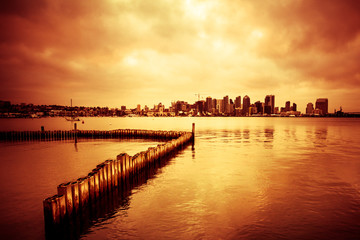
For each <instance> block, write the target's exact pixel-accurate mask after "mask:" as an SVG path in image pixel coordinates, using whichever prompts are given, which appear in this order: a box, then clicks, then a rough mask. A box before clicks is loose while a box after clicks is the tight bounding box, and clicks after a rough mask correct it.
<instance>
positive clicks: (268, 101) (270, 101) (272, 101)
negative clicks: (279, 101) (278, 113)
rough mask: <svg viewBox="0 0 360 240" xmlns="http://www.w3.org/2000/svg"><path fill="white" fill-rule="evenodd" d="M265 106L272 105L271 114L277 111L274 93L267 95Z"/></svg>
mask: <svg viewBox="0 0 360 240" xmlns="http://www.w3.org/2000/svg"><path fill="white" fill-rule="evenodd" d="M265 106H270V109H271V112H270V113H271V114H274V113H275V96H274V95H266V97H265Z"/></svg>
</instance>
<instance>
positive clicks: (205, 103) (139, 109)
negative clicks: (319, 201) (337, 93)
mask: <svg viewBox="0 0 360 240" xmlns="http://www.w3.org/2000/svg"><path fill="white" fill-rule="evenodd" d="M328 105H329V100H328V99H327V98H318V99H317V100H316V102H315V107H314V104H313V103H312V102H309V103H308V104H307V106H306V109H305V111H302V110H300V109H298V107H297V104H296V103H295V102H292V103H291V101H286V102H285V105H283V106H281V105H276V101H275V95H266V96H265V98H264V101H263V102H261V101H253V102H252V101H251V99H250V97H249V96H248V95H245V96H244V97H243V98H241V96H237V97H236V98H235V99H232V98H229V96H228V95H226V96H224V97H223V98H222V99H216V98H212V97H211V96H208V97H206V100H200V95H198V100H197V101H195V102H193V103H191V102H186V101H182V100H177V101H173V102H172V103H171V105H169V106H168V107H167V106H166V105H165V104H162V103H161V102H160V103H158V104H153V105H152V106H153V107H151V106H147V105H143V106H141V104H137V105H136V108H132V107H129V106H125V105H121V106H118V107H115V108H109V107H107V106H102V107H100V106H97V107H94V106H73V105H72V99H71V106H67V105H34V104H32V103H21V104H13V103H11V102H10V101H0V117H5V118H8V117H10V118H11V117H25V118H26V117H31V118H34V117H35V118H36V117H47V116H50V117H64V116H69V114H71V116H73V114H74V115H75V116H124V115H138V116H169V117H172V116H236V117H240V116H333V117H334V116H335V117H344V116H352V117H354V116H355V115H356V116H358V115H359V113H358V112H351V113H349V112H343V109H342V107H340V109H338V110H336V109H335V110H334V112H333V113H331V112H329V111H328Z"/></svg>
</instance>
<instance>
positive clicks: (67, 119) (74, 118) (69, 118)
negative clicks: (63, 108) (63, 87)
mask: <svg viewBox="0 0 360 240" xmlns="http://www.w3.org/2000/svg"><path fill="white" fill-rule="evenodd" d="M70 106H71V108H72V99H70ZM65 119H66V121H71V122H77V121H80V118H78V117H75V116H73V113H72V111H71V116H70V117H65Z"/></svg>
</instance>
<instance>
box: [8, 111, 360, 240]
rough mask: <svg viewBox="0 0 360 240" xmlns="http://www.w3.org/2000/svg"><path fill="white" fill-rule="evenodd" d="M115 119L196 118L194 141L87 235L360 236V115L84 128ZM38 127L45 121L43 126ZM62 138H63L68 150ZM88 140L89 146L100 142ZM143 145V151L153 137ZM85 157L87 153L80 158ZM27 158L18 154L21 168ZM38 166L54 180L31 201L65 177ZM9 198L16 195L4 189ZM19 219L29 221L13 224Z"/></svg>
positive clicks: (186, 126)
mask: <svg viewBox="0 0 360 240" xmlns="http://www.w3.org/2000/svg"><path fill="white" fill-rule="evenodd" d="M110 121H111V123H112V124H111V128H110V129H116V128H139V129H141V128H143V129H164V130H186V131H189V130H191V123H192V122H195V123H196V139H195V145H194V147H193V148H192V147H191V146H188V147H187V148H185V149H184V150H182V151H180V152H179V153H178V154H177V155H176V156H175V157H174V158H171V159H170V160H169V162H168V163H167V164H166V165H165V166H164V167H162V168H160V169H158V170H157V172H156V174H155V176H154V177H152V178H151V179H149V180H148V181H146V182H145V183H144V184H142V185H140V186H138V187H136V188H135V189H133V190H132V193H131V194H130V195H129V196H128V198H127V199H126V201H125V202H124V203H123V204H122V203H120V204H119V205H118V207H117V208H116V209H115V210H114V212H113V213H112V214H111V217H108V218H106V217H105V218H103V219H101V221H100V220H99V221H97V222H95V223H94V224H93V225H92V226H90V228H89V229H88V230H87V231H86V232H84V233H82V235H81V238H82V239H219V238H220V239H355V238H357V237H358V236H359V235H358V234H359V232H360V212H359V209H360V160H359V156H360V148H359V144H360V124H359V123H360V120H358V119H324V118H318V119H315V118H132V119H130V118H104V119H101V118H91V119H85V124H84V125H80V127H81V128H82V129H92V128H94V129H101V126H102V124H103V126H104V127H103V128H104V129H108V127H109V126H108V125H106V124H104V123H107V122H110ZM51 124H52V123H51V122H49V123H48V126H49V127H48V128H52V127H53V126H52V125H51ZM15 127H16V126H15ZM33 127H34V128H37V126H36V124H33ZM64 128H66V126H64ZM61 144H63V143H61ZM61 144H58V145H59V147H60V148H62V147H61V146H60V145H61ZM87 144H89V148H91V147H93V145H96V144H98V143H95V142H94V143H91V142H89V143H87ZM100 144H102V143H100ZM118 144H119V143H117V142H111V143H106V147H105V146H103V148H102V149H103V150H102V151H100V152H98V153H97V158H100V159H101V160H103V159H105V158H106V157H107V155H109V154H110V155H116V154H118V153H120V152H122V150H124V149H129V148H128V146H127V144H126V143H121V144H120V145H118ZM129 144H132V143H129ZM141 144H143V146H144V150H145V149H146V148H147V146H148V145H151V143H141ZM30 145H31V144H30ZM55 145H56V144H55ZM145 145H146V147H145ZM154 145H156V144H154ZM8 147H9V146H8ZM11 147H12V148H17V149H22V148H23V146H19V145H14V146H11ZM4 148H6V147H4V146H2V153H3V152H4ZM46 149H47V147H46V146H43V149H42V151H44V153H45V154H49V153H47V152H46V151H47V150H46ZM51 151H52V150H50V151H49V152H51ZM66 151H67V153H66V154H67V155H68V156H67V157H68V158H72V157H74V156H76V154H78V153H76V151H74V150H70V149H68V150H66ZM136 151H137V150H136ZM136 151H135V152H136ZM139 151H140V150H139ZM101 152H103V153H101ZM16 154H19V153H16ZM16 154H15V155H13V158H16V156H17V155H16ZM29 154H31V151H29ZM83 154H84V153H83ZM102 154H103V155H102ZM85 155H86V154H85ZM101 156H104V157H102V158H101ZM41 161H44V160H43V158H39V159H35V158H34V157H31V162H32V163H34V164H40V166H43V165H44V163H42V162H41ZM54 161H56V162H59V165H60V164H61V163H62V161H63V159H62V158H61V157H56V160H54ZM78 161H83V160H82V157H81V158H78ZM8 162H9V160H7V162H6V164H5V166H6V165H9V163H8ZM27 164H28V163H27V162H26V161H25V160H21V161H20V160H19V162H18V164H17V166H21V165H23V166H26V165H27ZM94 165H96V164H95V162H91V163H90V162H89V166H88V167H87V169H86V171H88V169H90V168H92V167H93V166H94ZM13 167H14V166H9V167H8V169H11V168H13ZM71 171H72V170H69V172H68V173H65V174H70V172H71ZM54 172H56V169H54ZM39 173H40V175H39V176H38V177H39V178H40V179H39V181H41V182H49V184H48V186H46V187H43V189H38V190H36V189H35V190H34V193H33V196H32V198H31V199H28V200H27V201H28V202H33V201H34V199H35V198H37V197H38V196H39V195H42V194H43V191H44V189H45V188H46V189H51V190H53V189H55V187H56V185H57V184H58V183H59V182H53V180H52V178H51V177H50V176H46V178H45V177H44V176H45V175H46V174H41V171H39ZM71 174H74V173H71ZM20 178H21V177H20ZM45 185H46V184H45ZM17 188H18V189H17V193H18V194H24V193H25V192H26V191H25V190H24V189H23V186H17ZM9 191H10V190H9ZM48 191H49V190H48ZM2 198H5V199H7V198H9V197H8V196H6V195H4V194H3V195H2ZM40 201H41V200H40ZM7 204H10V205H11V203H7ZM32 204H33V205H34V206H33V207H32V208H33V209H32V210H33V211H34V210H36V211H40V213H39V214H37V215H36V218H41V214H42V213H41V210H42V209H41V207H39V206H36V207H35V205H36V204H39V205H40V206H41V202H40V203H36V204H35V203H32ZM28 207H29V208H30V209H31V206H28ZM29 211H30V210H29ZM5 212H6V211H5ZM9 214H13V213H12V212H11V213H9ZM36 220H37V221H38V222H41V221H39V220H38V219H36ZM20 223H21V220H19V221H18V222H16V223H13V224H14V225H16V224H20ZM39 224H40V223H39ZM34 228H35V227H34ZM38 228H40V229H42V226H38ZM27 231H31V230H29V229H27ZM32 231H35V230H32ZM40 232H41V231H40Z"/></svg>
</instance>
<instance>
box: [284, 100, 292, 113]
mask: <svg viewBox="0 0 360 240" xmlns="http://www.w3.org/2000/svg"><path fill="white" fill-rule="evenodd" d="M290 110H291V108H290V101H287V102H286V103H285V112H288V111H290Z"/></svg>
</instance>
